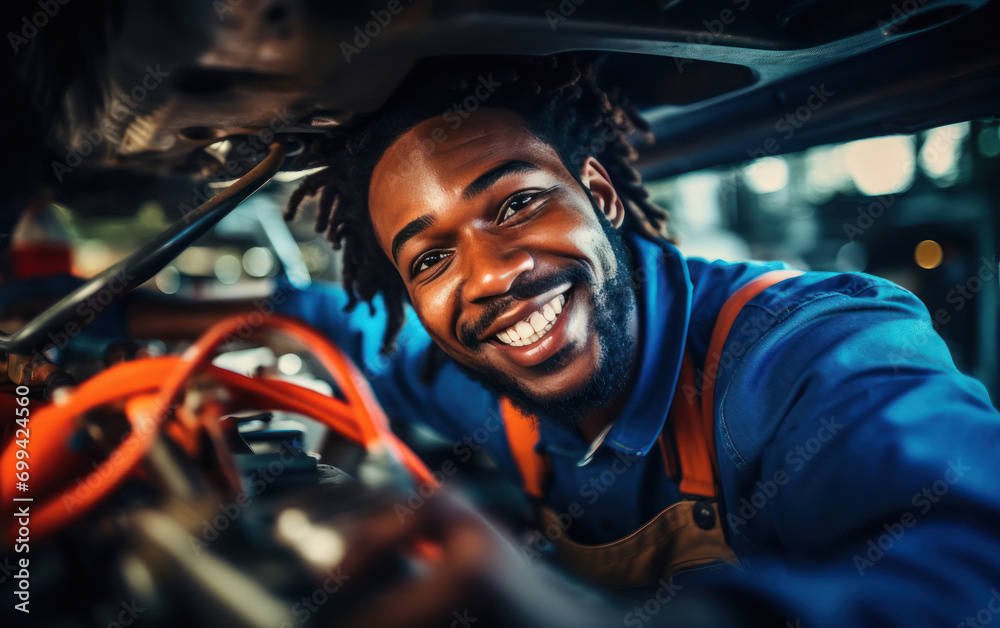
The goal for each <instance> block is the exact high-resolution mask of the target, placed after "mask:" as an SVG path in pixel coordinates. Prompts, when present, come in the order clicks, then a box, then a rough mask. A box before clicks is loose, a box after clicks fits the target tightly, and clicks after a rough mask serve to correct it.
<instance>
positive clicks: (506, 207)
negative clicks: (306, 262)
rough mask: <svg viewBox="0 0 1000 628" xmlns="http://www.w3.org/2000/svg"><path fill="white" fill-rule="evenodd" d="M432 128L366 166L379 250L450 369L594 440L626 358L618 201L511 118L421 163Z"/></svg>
mask: <svg viewBox="0 0 1000 628" xmlns="http://www.w3.org/2000/svg"><path fill="white" fill-rule="evenodd" d="M442 123H443V120H442V119H441V118H431V119H429V120H426V121H424V122H422V123H420V124H418V125H417V126H415V127H414V128H412V129H410V130H409V131H407V132H406V133H404V134H403V135H402V136H401V137H400V138H399V139H398V140H397V141H396V142H395V143H393V144H392V145H391V146H390V147H389V148H388V149H387V150H386V152H385V153H384V154H383V156H382V159H381V160H380V161H379V163H378V165H377V166H376V167H375V170H374V172H373V175H372V180H371V186H370V194H369V205H370V207H371V208H372V209H373V211H372V214H371V216H372V223H373V226H374V230H375V235H376V238H377V239H378V242H379V245H380V246H381V248H382V250H383V251H386V252H387V253H388V254H389V255H390V256H391V258H392V261H393V264H394V265H395V266H396V269H397V271H398V272H399V275H400V276H401V277H402V280H403V283H404V284H405V286H406V291H407V294H408V297H409V300H410V303H411V304H412V305H413V308H414V310H415V311H416V312H417V313H418V314H419V315H420V320H421V322H422V323H423V326H424V328H425V329H426V330H427V332H428V334H430V336H431V338H432V339H433V340H434V342H435V343H437V345H438V346H439V347H441V348H442V349H443V350H444V351H445V353H447V354H448V356H449V357H451V358H453V359H454V360H455V361H456V362H457V363H458V364H460V365H462V366H463V367H464V368H465V369H466V371H467V372H469V373H471V374H473V375H474V376H476V377H478V378H480V379H482V380H483V381H484V382H485V383H486V384H487V385H488V386H489V387H490V388H492V389H493V390H496V391H498V392H500V393H501V394H503V395H505V396H506V397H508V398H510V399H511V400H512V401H514V402H515V403H517V404H518V405H519V406H520V407H521V408H522V409H524V410H525V411H527V412H529V413H531V414H537V415H539V416H546V417H550V418H552V419H554V420H557V421H559V422H561V423H562V424H564V425H565V426H567V427H569V428H570V429H575V428H579V429H580V430H581V431H582V432H583V433H584V434H588V435H589V436H590V437H591V438H593V436H594V435H596V434H595V432H596V431H600V429H601V428H603V427H604V425H606V424H607V423H608V422H609V421H611V420H612V419H613V417H614V414H615V411H616V410H619V409H620V408H621V404H622V401H623V400H622V399H621V397H622V396H623V393H625V392H626V384H627V382H628V381H629V380H630V366H631V364H632V363H633V362H634V357H635V352H636V337H637V335H638V322H637V316H636V313H635V308H634V303H635V294H634V292H633V290H632V287H631V275H632V273H631V266H630V259H629V254H628V251H627V250H626V248H625V246H624V244H623V242H622V237H621V235H620V234H619V233H618V231H617V229H618V227H620V226H621V223H622V220H623V219H624V212H625V210H624V207H623V204H622V201H621V200H620V199H619V198H618V196H617V194H616V193H615V189H614V186H613V185H612V183H611V181H610V178H609V176H608V173H607V171H605V169H604V168H603V167H602V166H601V164H600V163H599V162H598V161H597V160H596V159H594V158H588V159H587V160H586V162H585V163H584V165H583V167H582V169H581V171H580V174H579V179H577V178H574V177H573V176H572V175H571V174H570V173H569V171H568V170H567V169H566V166H565V165H564V164H563V162H562V160H561V159H560V157H559V154H558V153H557V152H556V150H555V149H554V148H553V147H552V146H550V145H548V144H546V143H544V142H542V141H541V140H539V139H538V138H537V137H535V136H534V135H532V134H531V132H530V131H528V129H527V128H526V127H525V125H524V122H523V121H522V120H521V119H520V118H519V117H518V116H517V115H515V114H514V113H513V112H511V111H508V110H504V109H483V110H481V111H480V112H479V113H478V114H477V115H476V116H474V117H472V118H470V119H469V120H468V121H467V122H466V123H465V124H464V125H463V126H462V127H461V129H459V132H456V133H454V134H453V135H452V136H451V137H449V138H448V139H446V140H445V141H443V142H442V143H440V144H435V145H434V149H433V150H432V151H425V150H424V146H425V144H423V142H424V140H425V138H426V137H430V136H431V135H432V134H433V132H434V130H435V129H436V128H439V125H441V124H442ZM402 170H405V171H407V172H408V173H409V174H410V176H412V177H413V178H412V179H410V178H403V177H399V176H394V175H395V173H398V172H400V171H402ZM595 210H596V211H595Z"/></svg>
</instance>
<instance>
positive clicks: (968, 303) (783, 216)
mask: <svg viewBox="0 0 1000 628" xmlns="http://www.w3.org/2000/svg"><path fill="white" fill-rule="evenodd" d="M306 174H308V172H300V173H282V174H280V175H278V177H277V178H276V179H275V180H274V181H272V182H271V183H270V184H268V186H267V187H266V188H265V189H264V190H262V191H261V192H260V193H258V194H257V195H255V196H254V197H252V198H251V199H250V201H248V202H247V203H245V204H244V205H242V206H240V207H239V208H238V209H237V210H236V211H234V212H233V213H232V214H231V215H229V216H228V217H227V218H226V219H224V220H223V221H222V222H221V223H220V224H219V225H218V226H217V227H216V228H215V229H214V231H213V232H212V233H211V234H209V235H208V236H206V237H204V238H202V239H201V240H200V241H199V242H198V244H197V246H193V247H190V248H189V249H187V250H185V251H184V252H183V253H182V254H181V255H180V256H179V257H178V258H177V259H176V260H175V261H174V262H172V263H171V264H170V265H168V266H167V267H166V268H165V269H163V271H161V272H160V273H159V274H158V275H157V276H156V278H155V279H154V280H153V281H150V282H148V283H147V284H146V285H145V286H143V288H142V289H143V290H146V291H150V292H154V293H158V294H162V295H176V296H179V297H188V298H199V299H225V298H246V297H251V298H256V297H264V296H266V295H268V294H270V293H271V292H272V291H273V290H274V288H275V286H276V282H278V281H284V282H288V283H289V284H290V285H292V286H294V287H299V288H302V287H305V286H308V285H309V284H310V283H311V282H313V281H329V282H339V280H340V273H339V268H340V265H339V258H338V253H337V252H336V251H334V250H333V249H332V248H331V247H330V245H329V243H328V242H326V240H325V239H324V238H323V237H322V236H320V235H318V234H316V233H315V232H314V231H313V228H312V226H313V216H311V215H308V214H304V215H303V216H301V217H300V218H299V219H298V220H297V221H295V222H294V223H286V222H285V221H284V220H283V219H282V217H281V211H282V208H283V207H284V205H285V202H286V200H287V197H288V195H289V194H290V193H291V191H292V190H293V189H294V188H295V186H296V185H297V181H298V180H299V179H301V178H302V177H304V176H305V175H306ZM998 174H1000V128H998V122H997V121H996V120H972V121H968V122H962V123H958V124H951V125H947V126H941V127H937V128H932V129H929V130H927V131H923V132H920V133H917V134H912V135H892V136H885V137H878V138H871V139H864V140H858V141H853V142H847V143H839V144H829V145H823V146H817V147H814V148H810V149H808V150H806V151H804V152H799V153H793V154H787V155H781V156H768V157H763V158H760V159H756V160H751V161H748V162H746V163H744V164H741V165H738V166H734V167H725V168H716V169H709V170H702V171H697V172H691V173H687V174H684V175H681V176H677V177H672V178H667V179H654V180H650V181H648V182H647V183H648V186H649V188H650V191H651V193H652V195H653V197H654V199H655V200H656V201H657V202H659V203H660V204H662V205H663V206H665V207H668V208H669V209H670V211H671V214H672V217H673V222H674V228H675V230H676V232H677V234H678V235H679V237H680V239H681V250H682V251H684V253H685V254H686V255H688V256H696V257H704V258H706V259H725V260H732V261H739V260H782V261H785V262H787V263H789V264H791V265H792V266H795V267H796V268H800V269H803V270H819V271H838V272H842V271H862V272H866V273H871V274H873V275H878V276H880V277H884V278H886V279H889V280H891V281H894V282H896V283H898V284H900V285H902V286H903V287H905V288H907V289H908V290H910V291H912V292H913V293H915V294H916V295H917V296H918V297H920V299H922V300H923V302H924V303H925V304H926V305H927V308H928V310H929V311H930V312H931V315H932V319H933V320H934V322H935V327H936V329H937V330H938V332H939V333H940V334H941V336H942V337H943V338H944V339H945V341H946V342H947V343H948V346H949V347H950V349H951V352H952V355H953V357H954V360H955V363H956V364H957V365H958V367H959V369H961V370H962V371H963V372H965V373H968V374H970V375H972V376H974V377H976V378H978V379H979V380H980V381H982V382H983V383H984V384H985V385H986V386H987V388H988V389H989V391H990V393H991V396H992V397H993V398H994V401H995V400H996V396H997V390H998V384H1000V382H998V366H997V357H996V356H997V346H998V332H997V308H998V304H1000V301H998V296H997V292H998V277H997V260H996V254H997V251H996V242H997V236H998V233H997V221H996V220H995V219H994V216H995V215H996V213H997V209H998V208H997V207H996V206H995V205H996V203H997V200H996V199H998V198H1000V189H998V187H1000V183H998V181H1000V176H998ZM210 185H214V186H219V185H221V184H210ZM166 198H167V199H169V198H171V195H169V194H168V195H166ZM134 202H135V203H136V205H137V206H136V207H135V208H134V211H131V209H132V208H122V209H121V210H119V211H118V212H115V215H107V212H104V213H103V215H102V212H95V211H93V210H88V211H75V210H74V209H73V208H70V207H64V206H60V205H54V204H49V205H39V206H36V207H34V208H32V210H31V211H28V212H25V214H24V216H23V217H22V220H21V223H20V224H19V225H18V227H17V228H16V229H15V231H14V235H13V241H12V248H13V251H14V253H15V255H14V259H15V260H18V261H17V264H18V266H17V267H16V268H14V269H13V273H14V275H15V276H29V275H31V274H33V273H37V274H47V273H49V272H50V271H53V270H58V267H60V266H66V267H68V268H70V269H71V271H72V274H73V275H76V276H77V277H81V278H87V277H90V276H92V275H94V274H96V273H97V272H99V271H100V270H103V269H104V268H106V267H107V266H109V265H110V264H112V263H113V262H115V261H117V260H118V259H121V258H122V257H123V256H125V255H127V254H128V253H130V252H131V251H133V250H135V249H136V248H138V247H139V246H140V245H141V244H142V243H144V242H145V241H147V240H149V239H150V238H151V237H153V236H154V235H155V234H156V233H158V232H160V231H162V230H163V229H164V228H165V227H166V226H167V224H168V223H169V222H170V221H171V220H172V219H173V218H172V216H173V215H174V214H173V213H172V212H171V211H167V210H166V209H165V205H169V201H168V200H164V198H163V197H161V198H160V200H157V198H156V195H155V194H150V198H149V199H146V200H141V199H136V200H135V201H134ZM280 366H281V367H282V369H283V370H284V371H285V372H286V374H287V375H294V374H295V372H296V371H297V369H298V368H300V364H299V363H297V362H294V361H293V360H291V358H288V359H286V360H285V361H284V362H282V363H281V364H280Z"/></svg>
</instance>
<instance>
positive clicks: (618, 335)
mask: <svg viewBox="0 0 1000 628" xmlns="http://www.w3.org/2000/svg"><path fill="white" fill-rule="evenodd" d="M598 219H599V220H600V223H601V229H602V230H603V231H604V234H605V236H606V237H607V239H608V242H609V243H610V244H611V250H612V251H613V253H614V257H615V263H616V266H617V268H616V272H615V274H614V277H611V278H609V279H607V280H606V281H605V282H604V284H603V285H602V286H600V290H598V286H596V285H595V283H594V279H593V277H591V276H590V275H589V273H584V272H582V271H581V272H579V273H576V272H571V273H569V274H571V275H572V276H573V278H574V279H576V280H577V281H579V280H583V281H585V282H586V283H587V284H588V285H589V286H590V288H591V289H590V291H589V296H588V301H589V302H590V306H591V308H592V310H593V312H594V316H595V323H594V332H595V333H596V334H597V340H598V347H599V349H600V355H599V357H598V370H597V373H595V374H594V376H593V377H591V378H590V380H588V381H587V382H584V384H583V385H582V386H581V387H580V388H579V389H578V390H577V391H576V392H573V393H571V394H570V395H569V396H567V397H563V398H560V399H540V398H538V397H536V396H534V395H532V394H530V393H528V392H527V391H526V390H524V388H523V387H522V386H521V385H520V382H519V381H518V380H516V379H514V378H513V377H510V376H509V375H508V374H507V373H505V372H502V371H491V372H489V373H481V372H478V371H474V370H472V369H471V368H469V367H467V366H464V365H462V364H459V367H460V368H461V369H462V370H463V371H464V372H465V373H466V374H467V375H468V376H469V377H471V378H472V379H474V380H476V381H479V382H481V383H483V384H484V385H485V386H486V387H487V388H490V389H492V390H493V391H495V392H497V393H499V394H500V395H502V396H504V397H507V398H508V399H509V400H510V402H511V403H512V404H514V406H515V407H516V408H517V409H518V410H520V411H521V412H522V413H524V414H526V415H528V416H534V417H537V418H538V419H539V420H540V421H547V422H551V423H554V424H557V425H560V426H562V427H563V428H565V429H567V430H569V431H570V432H573V433H579V432H580V421H581V419H582V418H583V417H584V415H585V414H586V413H587V411H588V410H591V409H593V408H607V407H609V406H611V404H612V403H613V402H614V400H615V399H616V398H617V397H618V395H619V394H621V393H622V392H623V391H624V390H625V389H626V387H627V385H628V381H629V374H630V371H631V366H632V348H633V345H634V340H633V338H632V337H631V335H630V334H629V326H628V321H629V320H630V318H631V314H632V311H633V309H634V308H635V302H636V299H635V290H634V289H633V283H632V279H633V270H632V255H631V253H630V252H629V249H628V247H627V246H626V244H625V240H624V238H623V237H622V234H621V232H620V231H619V230H617V229H615V228H613V227H612V226H611V223H609V222H608V221H607V219H606V218H605V217H604V215H603V214H598ZM566 278H567V275H561V276H559V277H556V278H553V279H552V281H549V282H546V284H549V283H551V284H552V285H558V284H559V283H560V282H561V281H563V280H564V279H566ZM532 288H534V289H533V290H532V292H535V293H538V294H540V293H541V292H542V291H543V290H538V288H537V287H536V286H533V287H532ZM470 335H471V334H470ZM569 349H570V347H567V350H569ZM561 353H562V352H560V353H557V354H556V355H554V356H552V357H551V358H549V359H548V360H546V362H545V364H543V365H539V368H540V369H541V370H543V371H544V370H550V371H552V370H556V369H558V368H559V367H560V366H561V358H562V354H561Z"/></svg>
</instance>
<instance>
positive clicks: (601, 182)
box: [580, 157, 625, 229]
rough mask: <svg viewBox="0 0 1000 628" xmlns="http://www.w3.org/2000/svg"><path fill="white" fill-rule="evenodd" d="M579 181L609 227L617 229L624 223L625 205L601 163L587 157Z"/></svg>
mask: <svg viewBox="0 0 1000 628" xmlns="http://www.w3.org/2000/svg"><path fill="white" fill-rule="evenodd" d="M580 181H581V182H582V183H583V185H584V186H585V187H586V188H587V189H589V190H590V195H591V196H592V197H593V198H594V202H596V203H597V208H598V209H599V210H601V212H602V213H603V214H604V217H605V218H607V219H608V222H610V223H611V226H612V227H614V228H615V229H617V228H618V227H621V226H622V223H623V222H625V205H624V204H622V199H621V198H620V197H619V196H618V192H617V191H616V190H615V186H614V185H612V183H611V176H610V175H609V174H608V171H607V170H605V169H604V166H602V165H601V162H599V161H597V160H596V159H594V158H593V157H587V161H585V162H584V164H583V168H582V169H581V170H580Z"/></svg>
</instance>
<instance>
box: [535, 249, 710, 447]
mask: <svg viewBox="0 0 1000 628" xmlns="http://www.w3.org/2000/svg"><path fill="white" fill-rule="evenodd" d="M625 238H626V241H627V242H628V243H629V244H630V245H631V248H632V255H633V257H634V260H633V261H634V263H635V269H636V270H635V280H636V284H637V285H638V286H639V289H638V290H637V291H636V301H637V303H636V307H637V308H638V309H639V313H640V316H641V318H640V357H639V360H640V366H639V371H638V379H637V380H636V381H635V382H634V383H633V387H632V393H631V395H630V396H629V400H628V403H627V404H626V406H625V409H624V410H623V411H622V413H621V415H620V416H619V417H618V419H616V420H615V422H614V424H613V426H612V427H611V430H610V431H609V432H608V433H607V435H606V436H605V438H604V443H603V446H607V447H611V448H612V449H615V450H618V451H621V452H623V453H626V454H629V455H632V456H645V455H646V454H647V453H649V450H650V448H652V447H653V445H654V444H655V443H656V439H657V438H658V437H659V435H660V432H662V431H663V426H664V423H665V422H666V420H667V412H668V411H669V410H670V402H671V401H672V400H673V396H674V390H675V388H676V386H677V378H678V376H679V374H680V368H681V357H682V356H683V354H684V342H685V338H687V333H688V322H689V320H690V312H691V293H692V289H693V288H692V283H691V276H690V274H689V273H688V267H687V264H686V263H685V260H684V257H683V256H682V255H681V253H680V251H678V250H677V248H676V247H674V246H673V245H671V244H667V243H661V244H657V243H655V242H651V241H649V240H647V239H645V238H641V237H639V236H636V235H633V234H626V236H625ZM540 440H541V444H542V447H543V448H544V449H546V450H548V451H549V452H550V453H552V454H555V455H564V456H576V457H582V456H583V455H584V453H585V452H586V450H587V446H589V445H590V443H586V444H582V443H581V442H580V439H579V437H577V436H573V435H571V434H570V433H569V432H567V431H565V430H563V429H561V428H558V427H555V426H553V425H552V424H551V423H549V422H542V425H541V438H540ZM581 445H583V446H582V447H581Z"/></svg>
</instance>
